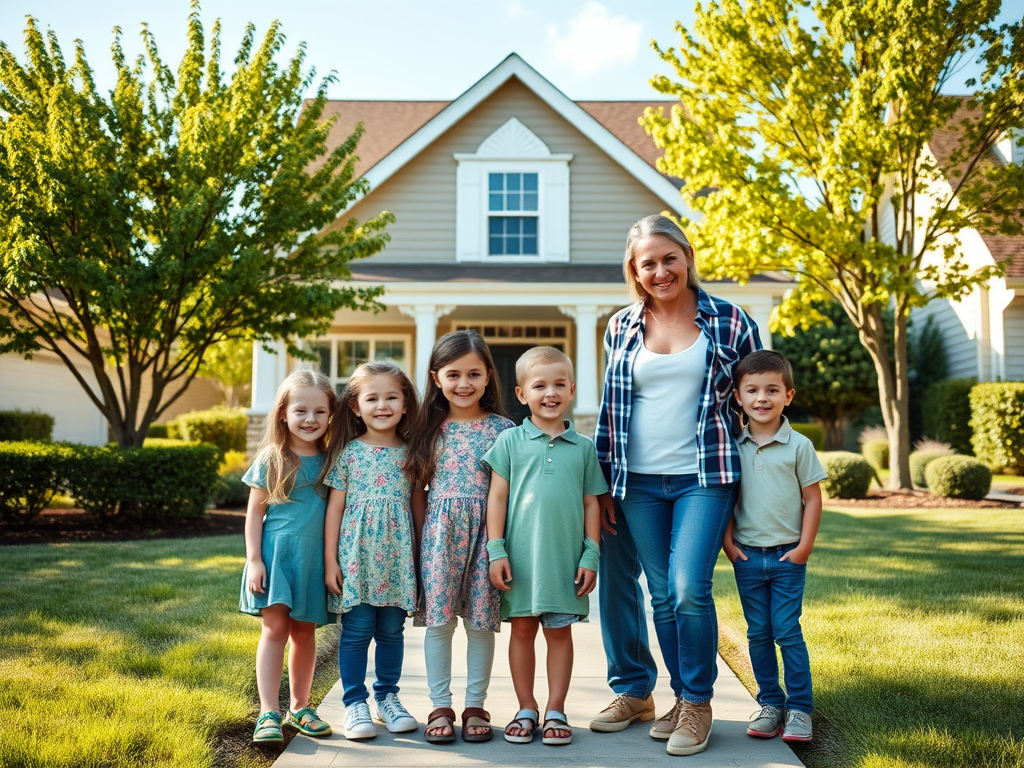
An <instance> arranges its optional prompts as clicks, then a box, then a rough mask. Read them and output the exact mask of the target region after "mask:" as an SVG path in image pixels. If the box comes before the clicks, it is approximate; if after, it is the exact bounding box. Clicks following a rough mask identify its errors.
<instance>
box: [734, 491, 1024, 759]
mask: <svg viewBox="0 0 1024 768" xmlns="http://www.w3.org/2000/svg"><path fill="white" fill-rule="evenodd" d="M826 503H827V502H826ZM717 576H718V578H717V579H716V581H715V592H716V597H717V598H718V607H719V618H720V621H721V625H722V629H723V633H722V634H723V644H722V653H723V655H725V656H726V658H727V659H728V660H729V662H730V664H731V665H732V666H733V667H734V669H736V670H737V672H738V673H739V674H740V677H741V679H743V681H744V683H745V684H746V685H747V687H748V688H749V689H750V690H751V691H756V686H755V684H754V681H753V676H752V675H751V674H750V671H749V662H748V661H747V659H746V647H745V642H746V640H745V636H744V633H745V632H746V624H745V623H744V621H743V614H742V611H741V609H740V605H739V599H738V597H737V595H736V586H735V581H734V580H733V578H732V566H731V564H730V563H729V562H728V561H727V560H726V559H725V558H724V556H723V557H722V558H721V559H720V561H719V564H718V568H717ZM803 628H804V635H805V637H806V638H807V643H808V647H809V649H810V654H811V665H812V673H813V678H814V694H815V706H816V712H815V741H814V743H813V744H812V745H810V746H808V747H804V748H799V749H798V750H797V751H798V754H799V756H800V758H801V759H802V760H803V761H804V762H805V763H806V764H807V765H808V766H810V768H841V767H843V766H858V767H859V768H882V767H883V766H884V767H885V768H897V767H898V768H979V766H994V767H998V768H1011V766H1024V714H1022V713H1024V663H1022V662H1024V656H1022V649H1024V510H1018V509H983V510H975V509H956V510H908V511H900V510H881V511H880V510H870V511H869V510H865V511H843V512H837V511H826V512H825V514H824V517H823V520H822V529H821V533H820V534H819V537H818V543H817V546H816V547H815V551H814V555H813V557H812V559H811V562H810V565H809V571H808V581H807V590H806V595H805V601H804V617H803Z"/></svg>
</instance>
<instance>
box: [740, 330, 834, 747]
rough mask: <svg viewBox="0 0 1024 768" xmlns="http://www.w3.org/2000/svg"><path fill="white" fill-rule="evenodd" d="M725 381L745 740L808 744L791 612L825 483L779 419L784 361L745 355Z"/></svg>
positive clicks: (798, 603) (804, 688)
mask: <svg viewBox="0 0 1024 768" xmlns="http://www.w3.org/2000/svg"><path fill="white" fill-rule="evenodd" d="M733 381H734V382H736V388H735V395H736V399H737V400H738V401H739V403H740V405H741V406H742V407H743V413H744V414H746V421H747V425H746V427H744V428H743V432H742V433H741V434H740V437H739V439H738V440H737V443H738V446H739V454H740V499H739V502H738V503H737V504H736V512H735V515H734V517H733V518H732V519H731V520H730V521H729V526H728V528H726V531H725V541H724V542H723V548H724V549H725V554H726V556H728V558H729V559H730V560H731V561H732V564H733V569H734V571H735V574H736V586H737V588H738V591H739V593H740V602H741V604H742V605H743V615H744V617H745V618H746V620H747V644H748V647H749V649H750V665H751V667H753V671H754V679H755V680H757V686H758V691H757V703H758V704H760V705H761V710H760V711H759V712H756V713H755V714H754V715H753V716H752V717H751V719H750V722H749V723H748V724H747V734H748V735H749V736H754V737H757V738H762V739H770V738H772V737H773V736H775V735H776V734H778V733H779V732H780V731H781V732H782V738H783V740H784V741H790V742H801V741H810V740H811V710H812V709H813V700H812V697H811V662H810V659H809V658H808V655H807V643H805V642H804V636H803V631H802V630H801V629H800V612H801V610H802V607H803V597H804V577H805V576H806V571H807V559H808V558H809V557H810V556H811V550H812V549H813V548H814V537H815V536H816V535H817V533H818V524H819V523H820V522H821V488H820V486H819V483H820V482H821V481H822V480H824V479H826V478H827V477H828V474H827V473H826V472H825V470H824V468H823V467H822V466H821V462H819V461H818V456H817V454H816V453H815V452H814V446H813V445H812V444H811V441H810V440H808V439H807V438H806V437H804V436H803V435H801V434H800V433H799V432H795V431H794V430H793V429H792V428H791V427H790V426H789V421H788V420H787V419H786V417H785V416H783V415H782V409H783V407H784V406H787V405H789V404H790V402H792V400H793V395H794V394H795V393H796V390H794V389H793V368H792V366H791V365H790V364H789V360H787V359H786V358H785V357H783V356H782V355H780V354H779V353H778V352H772V351H770V350H760V351H758V352H753V353H751V354H749V355H747V356H746V357H744V358H743V359H742V360H740V361H739V362H738V363H737V364H736V367H735V368H734V369H733ZM776 644H778V646H779V650H780V651H781V653H782V665H783V670H784V676H785V680H786V691H785V693H784V692H783V690H782V688H781V687H780V686H779V666H778V661H777V660H776V656H775V646H776Z"/></svg>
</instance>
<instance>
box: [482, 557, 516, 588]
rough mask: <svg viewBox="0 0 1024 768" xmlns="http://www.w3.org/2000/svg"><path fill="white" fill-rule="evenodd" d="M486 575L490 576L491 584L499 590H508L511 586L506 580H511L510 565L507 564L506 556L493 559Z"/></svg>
mask: <svg viewBox="0 0 1024 768" xmlns="http://www.w3.org/2000/svg"><path fill="white" fill-rule="evenodd" d="M487 573H488V575H489V576H490V577H491V584H493V585H494V586H495V587H496V588H497V589H498V590H500V591H501V592H508V591H509V590H510V589H511V587H510V586H509V585H508V584H506V583H505V582H506V581H512V566H511V565H509V562H508V558H507V557H503V558H501V559H500V560H495V561H494V562H493V563H491V565H490V567H489V568H488V569H487Z"/></svg>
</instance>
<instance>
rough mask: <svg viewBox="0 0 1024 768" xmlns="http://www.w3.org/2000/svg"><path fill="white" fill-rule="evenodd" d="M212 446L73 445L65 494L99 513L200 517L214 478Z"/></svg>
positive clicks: (216, 452) (215, 453) (215, 451)
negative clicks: (74, 448)
mask: <svg viewBox="0 0 1024 768" xmlns="http://www.w3.org/2000/svg"><path fill="white" fill-rule="evenodd" d="M219 457H220V451H219V450H218V449H217V447H216V446H213V445H204V444H199V445H194V444H181V443H179V442H174V444H171V445H167V444H164V445H158V446H147V447H144V448H111V447H105V448H92V447H89V446H77V447H76V450H75V456H74V457H73V460H72V461H71V462H70V467H69V469H70V471H69V472H68V477H67V487H68V493H69V494H70V495H71V496H73V497H74V498H75V500H76V501H77V502H78V505H79V506H80V507H82V509H84V510H85V511H87V512H89V513H91V514H94V515H97V516H99V517H113V516H122V517H125V516H128V517H156V518H169V517H199V516H201V515H202V514H203V513H204V511H205V510H206V505H207V502H209V500H210V497H211V496H212V494H213V489H214V485H215V484H216V482H217V462H218V459H219Z"/></svg>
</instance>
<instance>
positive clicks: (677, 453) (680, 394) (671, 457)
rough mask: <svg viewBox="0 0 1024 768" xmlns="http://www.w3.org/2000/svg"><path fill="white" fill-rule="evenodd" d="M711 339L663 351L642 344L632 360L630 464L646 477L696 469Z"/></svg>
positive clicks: (628, 454)
mask: <svg viewBox="0 0 1024 768" xmlns="http://www.w3.org/2000/svg"><path fill="white" fill-rule="evenodd" d="M707 351H708V340H707V337H706V336H705V335H704V334H703V333H701V334H698V336H697V339H696V341H694V342H693V344H691V345H690V346H689V347H688V348H687V349H684V350H682V351H681V352H674V353H672V354H670V355H659V354H656V353H654V352H651V351H650V350H649V349H647V347H645V346H644V345H643V344H642V343H641V345H640V351H639V352H637V355H636V358H635V359H634V360H633V409H632V411H631V413H630V415H629V436H628V437H627V439H626V463H627V466H628V467H629V471H630V472H637V473H639V474H642V475H690V474H695V473H696V472H697V469H698V466H697V413H698V412H699V410H700V393H701V388H702V386H703V384H704V375H705V373H706V372H707Z"/></svg>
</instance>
